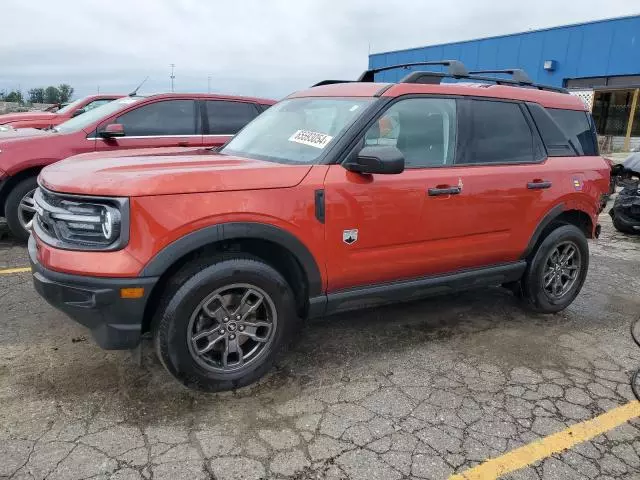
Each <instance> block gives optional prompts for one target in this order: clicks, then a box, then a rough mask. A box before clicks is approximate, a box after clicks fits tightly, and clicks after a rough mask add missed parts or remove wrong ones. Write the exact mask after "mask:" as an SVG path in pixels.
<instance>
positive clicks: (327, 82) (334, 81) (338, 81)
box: [311, 80, 355, 88]
mask: <svg viewBox="0 0 640 480" xmlns="http://www.w3.org/2000/svg"><path fill="white" fill-rule="evenodd" d="M353 82H355V80H322V81H321V82H318V83H314V84H313V85H311V88H313V87H320V86H322V85H333V84H334V83H353Z"/></svg>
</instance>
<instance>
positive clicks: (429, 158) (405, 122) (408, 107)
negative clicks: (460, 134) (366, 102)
mask: <svg viewBox="0 0 640 480" xmlns="http://www.w3.org/2000/svg"><path fill="white" fill-rule="evenodd" d="M456 131H457V112H456V101H455V100H452V99H439V98H429V99H427V98H411V99H407V100H401V101H399V102H397V103H394V104H393V105H392V106H391V107H389V109H388V110H387V111H386V112H384V113H383V114H382V116H381V117H380V118H379V119H378V120H377V121H376V122H375V123H374V124H373V125H372V126H371V127H370V128H369V130H368V131H367V132H366V134H365V145H366V146H370V145H393V146H396V147H397V148H398V149H399V150H400V151H401V152H402V153H403V155H404V159H405V166H406V168H424V167H435V166H441V165H449V164H452V163H453V159H454V154H455V144H456Z"/></svg>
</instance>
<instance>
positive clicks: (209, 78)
mask: <svg viewBox="0 0 640 480" xmlns="http://www.w3.org/2000/svg"><path fill="white" fill-rule="evenodd" d="M207 93H211V75H209V76H208V77H207Z"/></svg>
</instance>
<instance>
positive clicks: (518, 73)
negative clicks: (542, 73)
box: [313, 60, 569, 93]
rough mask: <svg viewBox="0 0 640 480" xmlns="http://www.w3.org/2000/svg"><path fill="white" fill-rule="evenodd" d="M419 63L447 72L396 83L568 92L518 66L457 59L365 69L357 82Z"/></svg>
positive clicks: (420, 74) (414, 76)
mask: <svg viewBox="0 0 640 480" xmlns="http://www.w3.org/2000/svg"><path fill="white" fill-rule="evenodd" d="M421 65H442V66H446V67H448V68H447V73H443V72H430V71H414V72H411V73H409V74H408V75H406V76H405V77H403V78H402V79H400V81H399V82H397V83H421V84H439V83H441V82H442V79H443V78H454V79H457V80H460V79H466V80H475V81H479V82H489V83H495V84H496V85H512V86H517V87H529V88H537V89H538V90H549V91H552V92H559V93H569V91H568V90H567V89H566V88H561V87H553V86H551V85H542V84H538V83H534V82H533V80H531V78H530V77H529V75H527V72H525V71H524V70H522V69H520V68H508V69H504V70H473V71H468V70H467V68H466V67H465V66H464V64H463V63H462V62H460V61H459V60H441V61H433V62H413V63H401V64H397V65H389V66H386V67H379V68H372V69H369V70H366V71H364V72H363V73H362V75H360V77H359V78H358V80H356V81H357V82H373V81H374V78H375V74H376V73H379V72H384V71H387V70H394V69H397V68H402V69H407V68H410V67H415V66H421ZM492 73H497V74H503V75H510V76H511V78H499V77H487V76H484V75H485V74H492ZM351 82H353V80H323V81H321V82H318V83H316V84H315V85H313V86H314V87H317V86H320V85H331V84H334V83H351Z"/></svg>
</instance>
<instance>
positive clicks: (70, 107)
mask: <svg viewBox="0 0 640 480" xmlns="http://www.w3.org/2000/svg"><path fill="white" fill-rule="evenodd" d="M82 100H84V99H83V98H80V99H78V100H76V101H75V102H71V103H70V104H69V105H66V106H64V107H62V108H61V109H60V110H57V111H56V113H67V112H69V111H71V110H75V109H76V107H77V106H78V105H79V104H80V102H82Z"/></svg>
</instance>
